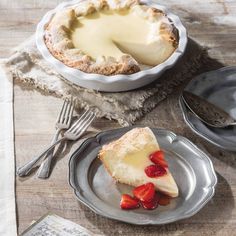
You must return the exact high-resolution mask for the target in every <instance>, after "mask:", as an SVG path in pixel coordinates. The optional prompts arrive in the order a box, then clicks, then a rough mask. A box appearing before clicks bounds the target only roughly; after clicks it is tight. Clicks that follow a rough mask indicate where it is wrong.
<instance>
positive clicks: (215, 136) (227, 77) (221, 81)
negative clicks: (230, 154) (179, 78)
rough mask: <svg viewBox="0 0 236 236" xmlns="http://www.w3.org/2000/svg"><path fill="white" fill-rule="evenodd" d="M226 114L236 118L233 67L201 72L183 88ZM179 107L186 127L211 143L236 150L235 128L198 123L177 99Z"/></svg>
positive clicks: (235, 88) (181, 100) (235, 81)
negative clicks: (214, 126)
mask: <svg viewBox="0 0 236 236" xmlns="http://www.w3.org/2000/svg"><path fill="white" fill-rule="evenodd" d="M184 90H186V91H189V92H191V93H194V94H196V95H198V96H200V97H202V98H204V99H206V100H207V101H209V102H211V103H213V104H214V105H216V106H218V107H220V108H221V109H223V110H224V111H226V112H227V113H228V114H230V116H231V117H232V118H234V119H236V67H235V66H231V67H223V68H221V69H218V70H214V71H210V72H207V73H203V74H201V75H198V76H196V77H195V78H193V79H192V80H191V81H190V82H189V84H188V85H187V86H186V87H185V89H184ZM180 107H181V109H182V112H183V116H184V119H185V121H186V123H187V124H188V125H189V127H190V128H191V129H192V130H193V131H194V132H195V133H196V134H198V135H199V136H201V137H202V138H204V139H206V140H207V141H209V142H211V143H212V144H214V145H216V146H218V147H220V148H223V149H225V150H228V151H236V125H234V126H229V127H226V128H213V127H210V126H208V125H206V124H205V123H204V122H202V121H201V120H199V119H198V118H197V117H196V116H195V115H194V114H193V113H192V112H190V111H189V109H188V108H187V106H186V105H185V103H184V101H183V99H182V97H180Z"/></svg>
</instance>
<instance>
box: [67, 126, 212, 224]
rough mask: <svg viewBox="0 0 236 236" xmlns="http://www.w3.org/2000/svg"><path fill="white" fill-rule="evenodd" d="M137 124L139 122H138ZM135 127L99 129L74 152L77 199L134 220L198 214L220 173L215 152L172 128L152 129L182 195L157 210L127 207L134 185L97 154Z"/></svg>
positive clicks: (72, 168) (73, 184) (72, 179)
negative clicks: (117, 177)
mask: <svg viewBox="0 0 236 236" xmlns="http://www.w3.org/2000/svg"><path fill="white" fill-rule="evenodd" d="M132 128H133V127H132ZM130 129H131V128H121V129H116V130H110V131H105V132H102V133H99V134H98V135H96V136H95V137H92V138H89V139H87V140H86V141H85V142H84V143H83V144H82V145H81V146H80V147H79V148H78V149H77V150H76V151H75V152H74V153H73V154H72V156H71V158H70V161H69V182H70V185H71V187H72V188H73V190H74V193H75V195H76V197H77V199H78V200H79V201H80V202H81V203H83V204H84V205H86V206H87V207H89V208H90V209H91V210H92V211H94V212H95V213H97V214H99V215H101V216H104V217H108V218H110V219H115V220H119V221H123V222H127V223H131V224H137V225H146V224H153V225H160V224H166V223H170V222H174V221H177V220H181V219H184V218H188V217H190V216H193V215H194V214H196V213H197V212H198V211H199V210H200V209H201V208H202V207H203V206H204V205H205V204H206V203H207V202H208V201H209V200H210V199H211V198H212V197H213V195H214V191H215V186H216V183H217V177H216V174H215V171H214V168H213V165H212V162H211V160H210V159H209V157H208V156H207V155H206V154H205V153H204V152H203V151H201V150H200V149H199V148H198V147H197V146H195V145H194V144H193V143H191V142H190V141H189V140H188V139H186V138H184V137H181V136H177V135H176V134H174V133H173V132H171V131H168V130H164V129H156V128H152V131H153V132H154V134H155V136H156V137H157V139H158V142H159V144H160V146H161V148H162V150H163V151H164V152H165V156H166V159H167V161H168V163H169V168H170V170H171V172H172V174H173V176H174V178H175V180H176V183H177V185H178V188H179V197H177V198H174V199H172V200H171V203H170V204H169V205H168V206H158V208H157V209H155V210H151V211H148V210H144V209H136V210H130V211H127V210H121V209H120V207H119V202H120V198H121V194H123V193H131V192H132V187H130V186H128V185H125V184H120V183H116V182H115V181H114V180H113V179H112V177H111V176H110V175H109V174H108V173H107V171H106V170H105V169H104V167H103V165H102V163H101V161H100V160H99V159H98V158H97V155H98V151H99V150H100V149H101V146H102V145H104V144H105V143H108V142H110V141H112V140H115V139H118V138H119V137H121V136H122V135H123V134H124V133H126V132H127V131H129V130H130Z"/></svg>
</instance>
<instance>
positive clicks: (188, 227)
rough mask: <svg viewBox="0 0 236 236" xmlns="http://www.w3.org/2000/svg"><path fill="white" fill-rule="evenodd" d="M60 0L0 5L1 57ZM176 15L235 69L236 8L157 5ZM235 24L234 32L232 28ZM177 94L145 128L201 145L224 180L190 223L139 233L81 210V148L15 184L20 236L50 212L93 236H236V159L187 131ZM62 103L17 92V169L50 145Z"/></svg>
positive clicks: (226, 4)
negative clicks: (77, 165) (77, 160)
mask: <svg viewBox="0 0 236 236" xmlns="http://www.w3.org/2000/svg"><path fill="white" fill-rule="evenodd" d="M59 2H60V1H56V0H54V1H52V0H51V1H43V0H38V1H30V0H17V1H16V0H15V1H9V0H1V1H0V57H1V58H3V57H7V56H9V55H10V49H11V48H12V47H15V46H16V45H18V44H19V43H21V42H23V41H24V40H25V39H26V38H27V37H28V36H30V35H31V34H32V33H33V32H34V31H35V26H36V24H37V22H38V21H39V20H40V18H41V17H42V16H43V15H44V13H45V12H46V11H48V10H49V9H51V8H53V7H55V6H56V5H57V4H58V3H59ZM159 3H160V4H163V5H167V6H168V7H169V8H171V9H172V11H173V12H175V13H177V14H178V15H179V16H180V17H181V18H182V20H183V22H184V23H185V25H186V27H187V29H188V32H189V35H190V36H191V37H193V38H194V39H195V40H197V41H198V42H199V43H201V44H202V45H205V46H208V47H209V53H210V55H211V56H212V57H214V58H216V59H218V60H219V61H220V62H221V63H224V64H225V65H235V64H236V61H235V48H236V27H235V24H236V23H235V22H236V19H235V18H233V14H235V13H236V1H223V0H206V1H200V0H198V1H197V0H189V1H184V0H182V1H181V0H180V1H174V0H171V1H164V0H161V1H159ZM219 22H220V23H221V24H219ZM232 24H234V25H232ZM178 95H179V91H176V92H175V93H174V94H172V95H171V96H169V98H168V99H166V100H165V101H164V102H162V103H161V104H160V105H159V106H158V107H157V108H156V109H155V110H154V111H153V112H151V113H149V114H148V115H147V116H146V117H145V118H144V119H143V120H141V121H140V122H139V123H142V124H146V125H150V126H153V127H164V128H167V129H170V130H173V131H174V132H176V133H177V134H180V135H184V136H186V137H187V138H189V139H190V140H191V141H193V142H194V143H196V144H198V145H202V147H204V148H205V149H206V150H207V151H208V152H209V153H210V154H211V155H212V161H213V163H214V166H215V169H216V171H217V174H218V182H219V183H218V185H217V189H216V194H215V196H214V198H213V199H212V200H211V201H210V202H209V203H208V204H207V206H205V207H204V208H203V209H202V210H201V211H200V212H199V213H197V214H196V215H195V216H193V217H191V218H190V219H186V220H182V221H179V222H177V223H173V224H168V225H163V226H142V227H139V226H133V225H129V224H125V223H120V222H116V221H112V220H109V219H106V218H103V217H100V216H97V215H96V214H94V213H93V212H92V211H90V210H89V209H88V208H87V207H85V206H83V205H81V204H80V203H79V202H78V201H77V200H76V198H75V196H74V194H73V192H72V190H71V188H70V187H69V185H68V167H67V163H68V157H69V155H70V154H71V153H72V152H73V150H74V149H75V148H76V147H77V146H78V143H77V144H75V145H73V147H71V149H70V148H69V150H70V152H69V153H66V155H65V153H62V154H60V155H59V157H58V161H57V164H56V166H55V168H54V170H53V173H52V175H51V177H50V178H49V179H48V180H40V179H37V178H36V177H35V176H34V175H31V176H29V177H27V178H25V179H23V180H22V179H21V180H20V179H18V178H16V203H17V221H18V231H19V233H21V232H22V231H23V230H24V229H25V228H26V227H28V226H29V224H30V223H31V222H32V221H33V220H36V219H38V218H39V217H41V216H42V215H43V214H45V213H47V212H49V211H50V212H53V213H56V214H58V215H60V216H62V217H65V218H67V219H70V220H72V221H74V222H77V223H79V224H81V225H82V226H84V227H86V228H88V229H89V230H91V231H93V232H94V233H100V234H102V235H103V234H104V235H109V236H111V235H130V236H133V235H170V234H172V235H220V236H222V235H236V209H235V207H234V204H235V203H234V201H235V199H236V170H235V169H236V155H235V153H230V152H226V151H223V150H221V149H220V148H217V147H215V146H213V145H211V144H209V143H207V142H206V141H204V140H203V139H201V138H199V137H197V136H196V135H195V134H193V133H192V132H191V131H190V129H189V128H188V127H187V126H186V125H185V123H184V121H183V118H182V115H181V113H180V109H179V106H178V101H177V99H178ZM60 106H61V101H60V100H59V99H57V98H53V97H46V96H43V95H42V94H40V93H39V92H36V91H29V90H27V89H24V88H23V87H20V86H19V85H15V86H14V114H15V148H16V165H17V166H19V165H21V164H23V163H24V162H26V161H27V160H29V159H30V158H31V157H32V156H33V155H35V153H38V152H39V151H40V150H42V147H44V146H45V145H47V144H48V142H49V141H50V139H51V136H52V134H53V132H54V122H55V117H56V116H57V113H58V110H59V109H60ZM94 127H96V128H98V129H102V130H105V129H110V128H115V127H119V125H118V124H117V123H116V122H114V121H107V120H105V119H100V120H97V121H96V122H95V123H94Z"/></svg>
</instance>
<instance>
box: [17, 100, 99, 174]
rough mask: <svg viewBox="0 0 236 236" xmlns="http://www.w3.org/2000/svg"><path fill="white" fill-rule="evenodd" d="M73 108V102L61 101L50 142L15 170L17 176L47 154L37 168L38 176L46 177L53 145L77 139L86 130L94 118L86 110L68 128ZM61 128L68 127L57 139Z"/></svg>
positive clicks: (27, 171)
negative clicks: (44, 148) (38, 153)
mask: <svg viewBox="0 0 236 236" xmlns="http://www.w3.org/2000/svg"><path fill="white" fill-rule="evenodd" d="M73 110H74V103H73V102H71V101H68V100H67V99H66V100H65V101H64V103H63V106H62V109H61V112H60V114H59V116H58V119H57V122H56V128H57V131H56V133H55V135H54V138H53V141H52V144H51V145H50V146H49V147H48V148H47V149H46V150H45V151H44V152H42V153H41V154H40V155H39V156H37V157H35V158H33V159H32V160H31V161H29V162H28V163H26V164H25V165H23V166H22V167H20V168H19V169H18V170H17V174H18V175H19V176H21V177H23V176H26V175H27V174H28V173H29V172H30V171H31V170H32V168H33V167H34V166H35V165H36V163H38V162H39V161H40V160H41V159H42V158H43V157H44V156H45V155H46V154H47V156H46V157H45V160H44V161H43V162H42V164H41V166H40V168H39V173H38V177H40V178H47V177H48V176H49V172H50V164H51V161H52V158H53V150H54V147H55V146H56V145H57V144H59V143H60V142H62V141H64V140H77V139H78V138H79V137H81V135H82V134H83V133H84V132H85V131H86V129H87V128H88V127H89V126H90V124H91V123H92V121H93V120H94V118H95V114H94V112H92V111H90V110H87V111H85V112H84V113H83V114H82V116H81V117H80V118H79V119H78V120H77V121H76V122H75V123H74V124H73V125H72V126H71V128H70V129H68V128H69V127H70V123H71V120H72V116H73ZM63 129H68V130H67V131H66V132H65V133H64V135H63V137H61V138H60V139H58V136H59V134H60V132H61V131H62V130H63Z"/></svg>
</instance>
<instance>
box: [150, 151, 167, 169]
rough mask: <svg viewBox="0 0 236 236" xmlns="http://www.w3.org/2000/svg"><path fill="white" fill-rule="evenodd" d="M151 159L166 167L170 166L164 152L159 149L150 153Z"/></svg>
mask: <svg viewBox="0 0 236 236" xmlns="http://www.w3.org/2000/svg"><path fill="white" fill-rule="evenodd" d="M149 159H150V160H151V161H152V162H153V163H155V164H156V165H160V166H162V167H164V168H168V164H167V162H166V160H165V156H164V152H163V151H161V150H159V151H156V152H153V153H152V154H150V155H149Z"/></svg>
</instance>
